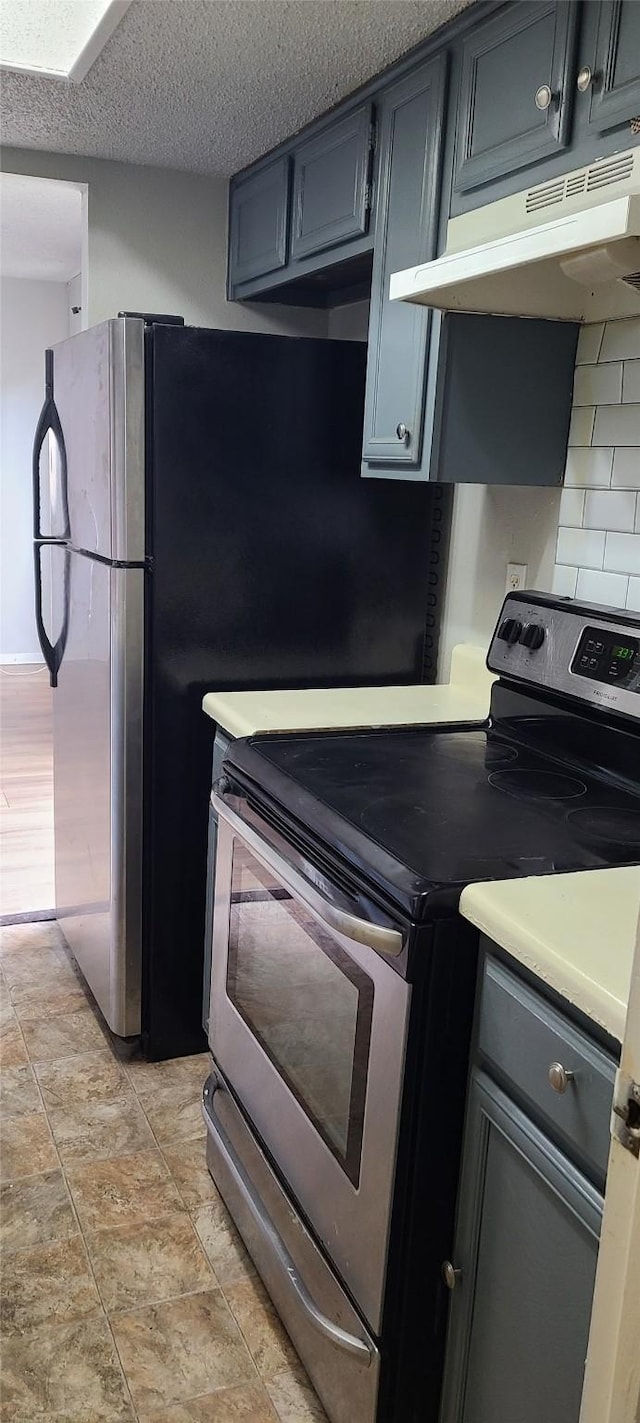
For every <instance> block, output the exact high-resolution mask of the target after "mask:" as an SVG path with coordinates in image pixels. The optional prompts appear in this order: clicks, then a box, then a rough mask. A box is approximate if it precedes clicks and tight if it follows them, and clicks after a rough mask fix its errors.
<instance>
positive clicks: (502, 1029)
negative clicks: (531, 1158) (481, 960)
mask: <svg viewBox="0 0 640 1423" xmlns="http://www.w3.org/2000/svg"><path fill="white" fill-rule="evenodd" d="M478 1046H479V1050H480V1052H481V1054H482V1057H483V1058H484V1060H485V1064H486V1065H487V1066H488V1067H489V1070H491V1068H493V1069H494V1070H495V1071H496V1073H497V1074H498V1076H499V1077H502V1078H506V1079H507V1080H508V1083H509V1088H510V1090H511V1091H512V1092H514V1094H517V1095H519V1096H520V1097H521V1098H523V1099H524V1101H525V1103H526V1104H527V1105H528V1107H529V1108H530V1109H533V1111H534V1112H535V1113H537V1114H538V1116H541V1117H542V1119H543V1121H544V1122H545V1124H546V1125H547V1126H548V1127H549V1129H550V1130H551V1131H552V1132H553V1133H554V1135H555V1136H556V1137H557V1138H559V1139H560V1141H561V1142H562V1144H563V1145H564V1147H565V1149H566V1150H567V1152H568V1153H569V1155H572V1156H573V1157H574V1158H578V1159H579V1161H580V1163H581V1164H582V1165H583V1166H584V1168H585V1169H586V1170H588V1171H589V1172H590V1174H591V1175H593V1176H595V1177H596V1178H597V1179H598V1180H599V1181H603V1180H604V1177H605V1175H606V1170H607V1159H608V1155H609V1141H610V1137H609V1120H610V1114H611V1102H612V1098H613V1084H614V1078H615V1071H616V1064H615V1063H614V1061H613V1059H612V1058H610V1057H608V1056H607V1054H606V1053H604V1052H603V1051H602V1050H601V1048H599V1047H597V1046H596V1045H595V1043H593V1042H591V1040H590V1039H589V1038H588V1037H587V1036H586V1034H584V1033H582V1032H580V1030H579V1029H578V1028H575V1027H574V1026H573V1024H572V1023H569V1022H568V1021H567V1020H566V1019H565V1018H564V1017H563V1016H562V1015H561V1014H560V1013H558V1012H556V1010H555V1009H554V1008H552V1007H551V1005H550V1004H548V1003H547V1002H546V1001H545V999H543V998H542V997H541V996H540V995H539V994H537V993H536V992H535V991H534V990H533V989H531V988H529V987H528V985H527V984H525V983H523V982H521V980H520V979H519V978H518V977H517V976H516V974H513V973H511V972H510V971H509V969H507V968H505V967H504V965H503V964H501V963H499V962H498V961H497V960H496V959H494V958H492V957H490V956H488V957H487V958H486V960H485V964H484V971H483V977H482V997H481V1003H480V1020H479V1034H478ZM553 1063H555V1064H560V1065H561V1066H562V1067H563V1068H564V1069H565V1071H566V1072H567V1073H573V1077H572V1078H570V1079H569V1081H568V1082H567V1085H566V1087H565V1090H564V1091H558V1090H557V1087H556V1088H554V1086H553V1085H552V1083H551V1081H550V1077H549V1069H550V1067H551V1065H552V1064H553Z"/></svg>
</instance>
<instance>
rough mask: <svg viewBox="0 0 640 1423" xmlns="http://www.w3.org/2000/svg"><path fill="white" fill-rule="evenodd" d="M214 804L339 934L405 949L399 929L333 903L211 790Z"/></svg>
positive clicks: (393, 950)
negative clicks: (352, 912)
mask: <svg viewBox="0 0 640 1423" xmlns="http://www.w3.org/2000/svg"><path fill="white" fill-rule="evenodd" d="M211 804H212V806H213V808H214V810H215V811H216V812H217V814H218V815H220V816H221V817H222V819H223V820H226V821H227V823H228V824H229V825H230V826H231V829H232V830H235V831H236V832H237V833H238V834H239V835H240V836H241V838H242V839H243V840H244V842H245V844H247V845H248V846H249V847H250V849H253V850H255V851H256V853H257V854H258V855H259V856H260V858H261V859H263V860H264V861H265V862H266V864H267V865H268V866H269V868H270V869H272V870H273V871H274V873H275V874H276V875H277V876H278V878H279V879H281V880H282V882H283V884H284V885H285V886H286V888H287V889H290V890H291V892H292V894H294V895H295V897H296V898H297V899H301V900H302V902H303V903H304V904H306V906H307V908H308V909H311V910H312V911H313V912H314V913H315V914H317V915H318V917H319V918H320V919H322V920H323V922H324V923H325V924H328V925H329V927H330V928H331V929H335V930H336V931H337V932H338V933H339V934H344V936H345V938H346V939H353V940H354V941H355V943H357V944H365V945H366V947H367V948H370V949H375V950H376V951H377V952H378V953H380V954H385V955H386V956H387V957H388V958H397V957H398V955H399V954H401V953H402V949H403V946H404V938H403V936H402V934H401V933H400V932H399V930H398V929H388V928H386V926H385V925H383V924H375V923H373V922H372V921H371V920H369V919H361V918H359V917H358V915H357V914H351V913H349V911H348V910H347V909H341V908H339V906H338V905H336V904H332V903H331V900H330V899H327V896H326V895H325V894H323V893H322V891H321V890H320V889H319V888H318V886H317V885H314V884H310V883H309V881H308V880H307V879H305V878H304V876H303V875H301V874H299V872H298V870H296V869H294V866H293V865H291V864H289V861H288V860H285V858H284V856H283V855H281V854H280V853H279V852H278V851H277V850H274V849H273V846H272V845H270V844H269V843H268V841H267V840H265V839H264V838H263V836H262V835H258V833H257V831H255V830H254V829H253V827H252V826H250V825H247V824H246V821H244V820H243V819H242V818H241V816H239V815H236V813H235V811H233V810H231V809H230V808H229V806H228V805H227V803H226V801H225V800H223V799H222V798H221V796H219V795H217V794H216V792H215V791H212V792H211Z"/></svg>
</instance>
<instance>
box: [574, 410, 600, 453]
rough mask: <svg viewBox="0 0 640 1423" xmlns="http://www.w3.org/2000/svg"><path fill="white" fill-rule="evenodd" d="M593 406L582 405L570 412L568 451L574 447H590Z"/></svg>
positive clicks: (593, 416) (593, 417)
mask: <svg viewBox="0 0 640 1423" xmlns="http://www.w3.org/2000/svg"><path fill="white" fill-rule="evenodd" d="M595 414H596V411H595V406H594V405H583V406H580V408H579V409H575V410H572V411H571V419H570V421H569V449H573V446H574V445H590V444H591V436H592V434H593V422H594V420H595Z"/></svg>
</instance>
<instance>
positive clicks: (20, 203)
mask: <svg viewBox="0 0 640 1423" xmlns="http://www.w3.org/2000/svg"><path fill="white" fill-rule="evenodd" d="M81 260H82V193H81V190H80V187H79V186H78V185H77V184H75V183H57V182H50V181H49V180H48V179H47V178H23V177H18V176H17V175H16V174H14V173H0V273H1V274H2V276H3V277H31V278H34V279H38V280H40V281H45V282H68V281H69V280H70V279H71V277H75V275H76V273H77V272H79V271H80V267H81Z"/></svg>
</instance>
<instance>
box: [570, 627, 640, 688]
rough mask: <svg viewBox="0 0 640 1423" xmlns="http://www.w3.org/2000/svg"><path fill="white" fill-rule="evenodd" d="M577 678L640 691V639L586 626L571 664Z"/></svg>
mask: <svg viewBox="0 0 640 1423" xmlns="http://www.w3.org/2000/svg"><path fill="white" fill-rule="evenodd" d="M571 671H572V672H575V673H576V675H577V676H578V677H589V678H591V680H592V681H594V682H608V683H609V685H610V686H619V687H625V688H626V690H627V691H630V692H640V638H637V637H625V639H624V641H622V640H621V638H620V634H619V633H608V632H607V631H606V630H605V629H604V628H590V627H588V628H585V630H584V632H583V634H582V637H581V638H580V642H579V643H578V650H577V652H576V655H575V657H574V659H573V662H572V664H571Z"/></svg>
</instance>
